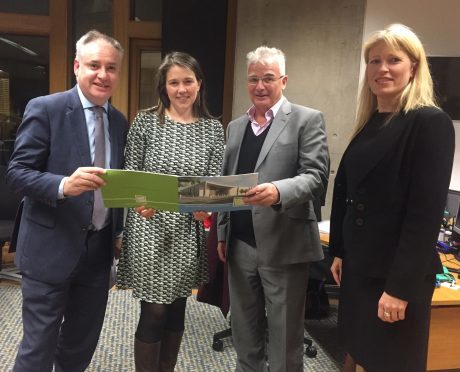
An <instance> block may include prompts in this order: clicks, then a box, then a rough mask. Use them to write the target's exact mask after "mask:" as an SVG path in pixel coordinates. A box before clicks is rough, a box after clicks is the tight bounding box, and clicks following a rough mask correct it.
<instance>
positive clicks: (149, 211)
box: [134, 205, 156, 219]
mask: <svg viewBox="0 0 460 372" xmlns="http://www.w3.org/2000/svg"><path fill="white" fill-rule="evenodd" d="M134 210H135V211H136V212H137V213H139V215H140V216H141V217H144V218H146V219H149V218H152V217H153V216H154V215H155V212H156V209H153V208H145V207H144V206H143V205H141V206H140V207H136V208H134Z"/></svg>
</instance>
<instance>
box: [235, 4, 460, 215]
mask: <svg viewBox="0 0 460 372" xmlns="http://www.w3.org/2000/svg"><path fill="white" fill-rule="evenodd" d="M458 14H460V1H459V0H437V1H434V0H404V1H400V0H386V1H381V0H367V1H365V0H344V1H340V2H339V1H336V0H324V1H321V0H285V1H282V2H281V1H277V0H251V1H245V0H240V1H238V19H237V36H236V53H235V78H234V81H235V85H234V104H233V117H236V116H239V115H241V114H242V113H244V112H245V110H246V109H247V108H248V107H249V104H250V102H249V100H248V97H247V92H246V83H245V76H246V65H245V55H246V53H247V52H248V51H250V50H252V49H254V48H256V47H257V46H259V45H261V44H267V45H269V46H276V47H279V48H281V49H282V50H283V51H284V52H285V53H286V56H287V74H288V75H289V81H288V87H287V89H286V91H285V95H286V97H287V98H288V99H289V100H291V101H293V102H295V103H299V104H303V105H306V106H310V107H314V108H317V109H319V110H321V111H323V112H324V114H325V117H326V126H327V134H328V141H329V148H330V153H331V161H332V163H331V176H330V182H329V188H328V197H327V201H326V207H325V208H324V209H323V215H324V217H325V218H328V217H329V213H330V199H331V193H332V185H333V182H334V173H335V170H336V169H337V166H338V162H339V161H340V158H341V157H342V154H343V151H344V149H345V148H346V146H347V144H348V137H349V135H350V133H351V129H352V126H353V120H354V115H355V106H356V97H357V94H358V83H359V76H360V69H362V66H361V63H360V61H361V45H362V41H363V40H365V39H367V37H368V36H369V35H370V34H371V33H372V32H373V31H375V30H378V29H382V28H383V27H385V26H386V25H388V24H390V23H394V22H401V23H404V24H407V25H408V26H410V27H412V28H413V29H414V30H415V31H416V32H417V34H418V35H419V36H420V38H421V39H422V42H423V43H424V45H425V47H426V49H427V53H428V55H432V56H460V42H459V35H460V22H458ZM457 147H460V143H458V144H457ZM459 153H460V152H459V151H457V157H458V154H459ZM456 168H459V169H460V165H458V164H456Z"/></svg>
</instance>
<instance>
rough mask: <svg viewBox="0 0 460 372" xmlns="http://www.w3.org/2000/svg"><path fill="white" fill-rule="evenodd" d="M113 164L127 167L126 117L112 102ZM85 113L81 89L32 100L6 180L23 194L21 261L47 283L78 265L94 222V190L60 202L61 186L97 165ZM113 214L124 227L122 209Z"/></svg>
mask: <svg viewBox="0 0 460 372" xmlns="http://www.w3.org/2000/svg"><path fill="white" fill-rule="evenodd" d="M108 119H109V134H110V145H111V164H110V166H111V168H121V167H122V165H123V150H124V146H125V140H126V133H127V128H128V125H127V121H126V119H125V117H124V116H123V115H122V114H121V113H120V112H119V111H117V110H116V109H115V108H113V107H112V106H111V105H109V109H108ZM87 132H88V131H87V127H86V119H85V114H84V112H83V107H82V104H81V101H80V98H79V96H78V91H77V88H76V87H74V88H73V89H71V90H69V91H66V92H61V93H56V94H52V95H49V96H44V97H38V98H35V99H32V100H31V101H30V102H29V103H28V105H27V107H26V110H25V113H24V118H23V122H22V124H21V126H20V127H19V129H18V133H17V137H16V143H15V149H14V152H13V155H12V157H11V161H10V163H9V167H8V172H7V177H6V178H7V182H8V183H9V184H10V185H11V186H12V187H13V188H14V189H15V190H16V191H17V192H18V193H20V194H22V195H24V200H23V209H22V216H20V217H19V219H18V221H17V223H19V224H20V225H19V229H16V230H17V231H18V234H17V236H14V237H13V239H12V241H14V242H15V244H16V250H17V252H16V264H17V266H18V267H19V269H20V270H21V272H22V273H24V274H26V275H28V276H30V277H32V278H34V279H37V280H41V281H44V282H49V283H58V282H60V281H62V280H64V279H65V278H67V277H68V276H69V275H70V273H71V272H72V270H73V269H74V268H75V266H76V265H77V263H78V260H79V258H80V256H81V253H82V251H83V249H84V247H85V240H86V235H87V233H88V227H89V226H90V224H91V216H92V209H93V193H92V192H85V193H83V194H82V195H80V196H77V197H69V198H66V199H63V200H58V189H59V184H60V182H61V180H62V178H63V177H65V176H70V175H71V174H72V173H73V172H74V171H75V170H76V169H77V168H78V167H84V166H92V162H91V154H90V148H89V142H88V133H87ZM119 212H120V211H118V212H116V213H115V212H114V211H113V210H112V211H111V212H110V218H111V220H112V224H111V225H112V228H113V232H114V234H115V230H117V231H121V229H122V217H123V216H122V213H119Z"/></svg>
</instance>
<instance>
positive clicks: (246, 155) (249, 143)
mask: <svg viewBox="0 0 460 372" xmlns="http://www.w3.org/2000/svg"><path fill="white" fill-rule="evenodd" d="M270 126H271V125H269V126H268V128H267V129H266V130H264V131H263V132H262V133H261V134H259V135H258V136H256V135H255V134H254V131H253V130H252V127H251V122H248V124H247V126H246V132H245V133H244V137H243V142H242V143H241V149H240V155H239V158H238V166H237V169H236V173H237V174H244V173H252V172H254V169H255V167H256V163H257V159H258V158H259V154H260V150H261V149H262V145H263V144H264V141H265V138H266V137H267V133H268V131H269V130H270ZM230 221H231V226H232V236H233V237H235V238H237V239H239V240H242V241H243V242H245V243H247V244H249V245H251V246H253V247H255V246H256V238H255V236H254V227H253V225H252V212H251V211H250V210H244V211H236V212H231V213H230Z"/></svg>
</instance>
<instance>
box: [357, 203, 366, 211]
mask: <svg viewBox="0 0 460 372" xmlns="http://www.w3.org/2000/svg"><path fill="white" fill-rule="evenodd" d="M364 209H365V206H364V204H363V203H358V204H356V210H358V211H359V212H362V211H364Z"/></svg>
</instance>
